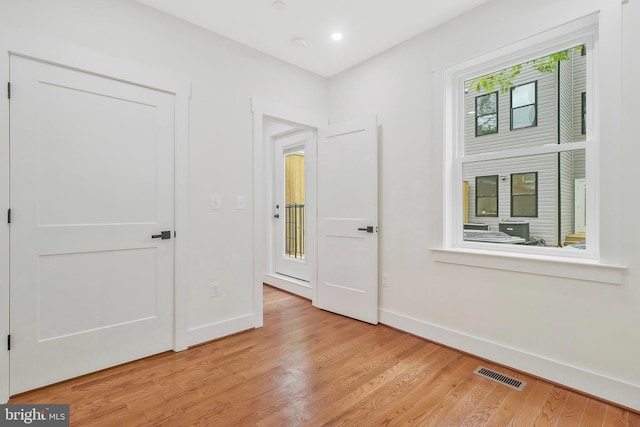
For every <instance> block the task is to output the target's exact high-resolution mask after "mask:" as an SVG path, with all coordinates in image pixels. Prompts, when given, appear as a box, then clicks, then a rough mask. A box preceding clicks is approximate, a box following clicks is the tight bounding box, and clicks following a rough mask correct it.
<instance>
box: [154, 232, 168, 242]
mask: <svg viewBox="0 0 640 427" xmlns="http://www.w3.org/2000/svg"><path fill="white" fill-rule="evenodd" d="M151 238H152V239H162V240H167V239H170V238H171V231H161V232H160V234H154V235H152V236H151Z"/></svg>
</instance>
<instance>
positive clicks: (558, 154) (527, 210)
mask: <svg viewBox="0 0 640 427" xmlns="http://www.w3.org/2000/svg"><path fill="white" fill-rule="evenodd" d="M583 44H585V43H583V42H582V41H580V40H578V41H576V42H575V44H570V45H565V46H562V48H560V49H558V50H550V51H549V53H547V54H545V55H542V56H540V55H535V56H530V57H523V58H522V59H520V60H518V61H514V62H512V65H510V66H507V67H506V68H501V69H493V70H491V68H489V69H488V70H486V71H483V72H482V73H478V74H473V73H469V74H468V75H466V76H465V77H464V78H463V80H461V81H460V87H459V91H460V93H461V94H463V96H464V102H463V103H461V104H459V107H458V110H457V114H458V117H459V120H462V121H463V126H462V128H463V129H464V132H463V133H462V137H461V138H460V140H459V141H458V143H459V144H460V145H459V147H460V148H459V149H458V150H456V153H457V154H458V157H457V160H458V161H459V165H460V166H459V167H460V169H459V177H460V181H469V182H470V183H473V182H475V193H474V191H473V189H471V190H472V191H470V196H469V197H470V198H472V200H463V204H468V205H469V206H470V207H471V208H470V209H469V211H468V221H469V222H471V223H481V224H483V225H485V226H487V227H488V229H489V231H498V230H499V224H500V223H501V222H504V221H510V220H518V219H521V218H527V220H526V221H527V223H529V227H530V233H531V235H532V236H536V237H537V238H539V239H538V240H537V241H539V242H540V243H541V244H540V246H543V245H544V246H546V247H548V248H561V247H563V246H565V245H569V244H570V243H569V242H574V241H575V240H581V241H582V243H583V244H584V246H585V247H588V245H586V244H585V243H584V241H586V239H587V238H586V234H583V233H582V231H581V230H580V229H578V227H577V225H576V213H577V212H579V207H578V206H577V204H576V200H578V199H580V197H581V195H579V194H577V191H578V190H576V185H575V183H576V181H578V180H584V179H587V169H588V168H587V158H588V156H589V152H588V147H589V144H588V143H587V141H588V138H587V135H582V134H580V131H579V129H580V128H579V126H580V122H579V121H578V120H579V119H578V117H579V114H580V112H581V108H582V105H581V99H582V98H581V94H582V92H584V93H585V94H586V93H587V92H588V87H587V77H586V76H587V74H588V70H587V58H588V55H589V54H588V53H587V57H583V56H582V46H583ZM587 46H588V45H587ZM585 96H586V95H585ZM500 98H503V101H504V102H510V106H511V117H510V118H511V128H512V129H511V130H510V131H507V132H501V133H499V134H497V133H494V134H489V133H486V134H485V135H483V136H482V137H481V138H478V137H477V135H478V134H480V133H483V132H484V131H489V130H493V127H492V125H491V124H492V120H493V119H492V117H496V116H497V106H498V104H499V102H500ZM585 99H586V98H585ZM474 106H475V110H476V116H475V117H474V116H473V115H471V114H468V112H469V110H472V109H473V107H474ZM485 116H486V117H489V118H490V119H487V120H483V119H484V118H485ZM485 123H489V125H488V126H487V125H485ZM540 124H544V125H540ZM576 126H578V127H577V128H576V129H575V132H574V131H573V129H574V127H576ZM474 129H475V130H474ZM523 171H524V172H523ZM460 187H462V184H461V183H460ZM587 188H588V183H587ZM499 193H502V194H509V197H508V198H504V200H501V198H499V197H498V196H499ZM474 195H475V199H473V198H474ZM474 200H475V208H473V206H474V205H473V201H474ZM460 217H461V218H462V217H464V216H463V215H460ZM587 217H588V215H587ZM460 225H462V224H460ZM460 228H461V229H462V228H463V227H460ZM476 244H484V245H489V246H490V245H493V246H496V245H497V244H496V243H484V242H483V243H477V242H476ZM579 247H582V246H579Z"/></svg>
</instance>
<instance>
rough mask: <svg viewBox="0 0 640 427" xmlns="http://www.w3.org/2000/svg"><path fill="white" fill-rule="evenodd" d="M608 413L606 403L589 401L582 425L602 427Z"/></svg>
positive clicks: (585, 426)
mask: <svg viewBox="0 0 640 427" xmlns="http://www.w3.org/2000/svg"><path fill="white" fill-rule="evenodd" d="M606 412H607V405H606V404H605V403H603V402H600V401H599V400H595V399H588V400H587V406H586V408H585V409H584V414H582V419H581V420H580V425H582V426H584V427H602V424H603V423H604V416H605V413H606Z"/></svg>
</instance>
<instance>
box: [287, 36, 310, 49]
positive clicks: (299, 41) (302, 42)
mask: <svg viewBox="0 0 640 427" xmlns="http://www.w3.org/2000/svg"><path fill="white" fill-rule="evenodd" d="M291 44H293V45H294V46H295V47H305V46H306V45H307V41H306V40H305V39H303V38H302V37H296V38H294V39H293V40H291Z"/></svg>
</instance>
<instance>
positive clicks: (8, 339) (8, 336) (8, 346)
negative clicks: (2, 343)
mask: <svg viewBox="0 0 640 427" xmlns="http://www.w3.org/2000/svg"><path fill="white" fill-rule="evenodd" d="M7 351H11V335H7Z"/></svg>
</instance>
